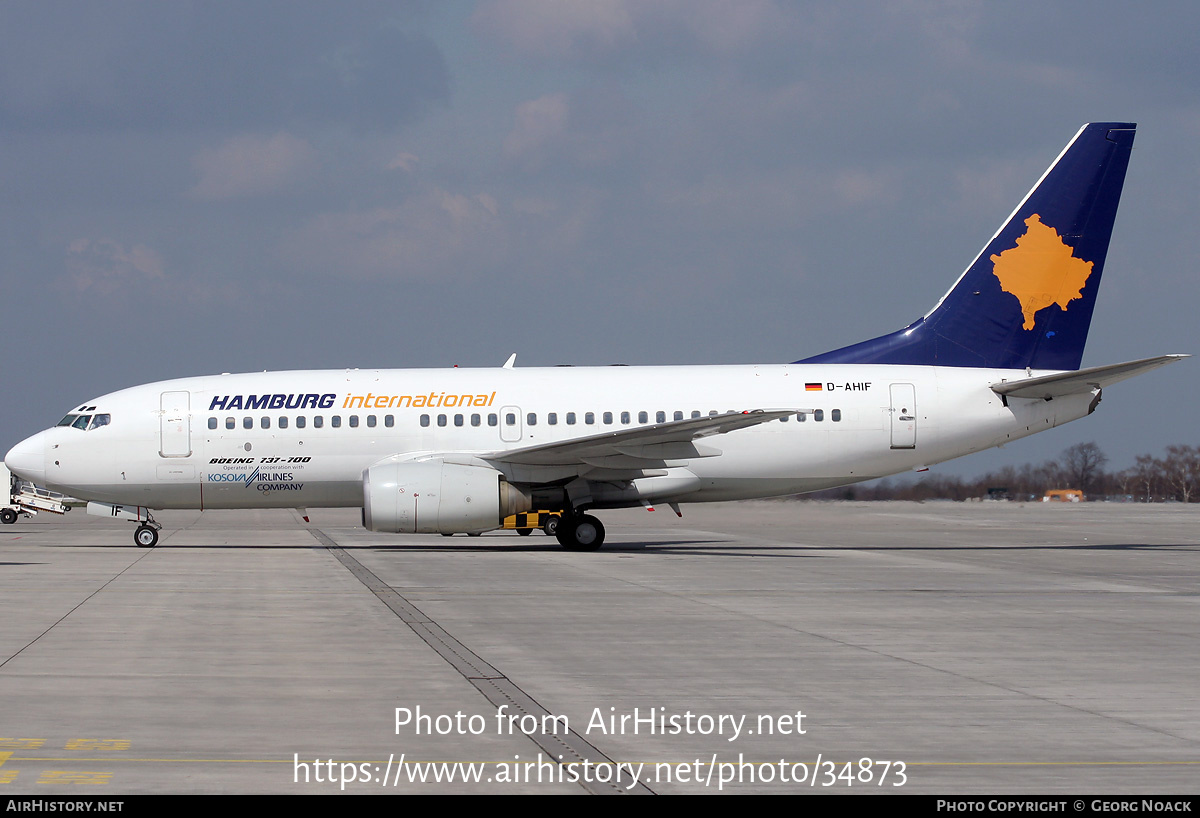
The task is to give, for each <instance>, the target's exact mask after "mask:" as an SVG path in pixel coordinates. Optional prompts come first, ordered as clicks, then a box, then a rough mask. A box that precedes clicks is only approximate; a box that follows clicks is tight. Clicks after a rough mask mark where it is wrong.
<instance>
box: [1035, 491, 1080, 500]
mask: <svg viewBox="0 0 1200 818" xmlns="http://www.w3.org/2000/svg"><path fill="white" fill-rule="evenodd" d="M1042 502H1043V503H1082V502H1083V492H1082V491H1080V490H1079V489H1050V490H1049V491H1047V492H1046V493H1045V494H1044V495H1043V496H1042Z"/></svg>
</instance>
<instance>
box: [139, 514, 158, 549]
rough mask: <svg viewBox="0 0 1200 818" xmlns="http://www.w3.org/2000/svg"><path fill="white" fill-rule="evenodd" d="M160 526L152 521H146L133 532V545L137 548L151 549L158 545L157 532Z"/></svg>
mask: <svg viewBox="0 0 1200 818" xmlns="http://www.w3.org/2000/svg"><path fill="white" fill-rule="evenodd" d="M160 528H162V526H161V525H159V524H158V523H156V522H154V520H147V521H146V522H144V523H142V524H141V525H139V526H138V527H137V530H136V531H134V532H133V544H134V545H136V546H137V547H138V548H153V547H154V546H156V545H158V530H159V529H160Z"/></svg>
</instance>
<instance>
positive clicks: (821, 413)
mask: <svg viewBox="0 0 1200 818" xmlns="http://www.w3.org/2000/svg"><path fill="white" fill-rule="evenodd" d="M824 419H825V410H824V409H817V410H816V411H814V412H813V420H817V421H821V420H824Z"/></svg>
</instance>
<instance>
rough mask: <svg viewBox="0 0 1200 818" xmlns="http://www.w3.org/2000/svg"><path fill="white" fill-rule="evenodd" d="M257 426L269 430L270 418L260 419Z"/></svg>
mask: <svg viewBox="0 0 1200 818" xmlns="http://www.w3.org/2000/svg"><path fill="white" fill-rule="evenodd" d="M258 425H259V426H261V427H262V428H264V429H270V428H271V419H270V418H262V419H261V420H259V422H258Z"/></svg>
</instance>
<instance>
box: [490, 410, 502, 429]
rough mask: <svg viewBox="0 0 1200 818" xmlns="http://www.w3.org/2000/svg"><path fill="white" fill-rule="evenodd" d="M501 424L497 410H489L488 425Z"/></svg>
mask: <svg viewBox="0 0 1200 818" xmlns="http://www.w3.org/2000/svg"><path fill="white" fill-rule="evenodd" d="M499 425H500V416H499V415H497V414H496V413H495V412H489V413H488V426H499Z"/></svg>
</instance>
